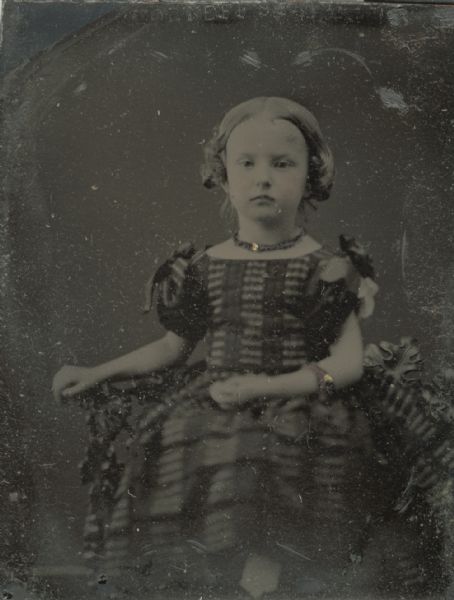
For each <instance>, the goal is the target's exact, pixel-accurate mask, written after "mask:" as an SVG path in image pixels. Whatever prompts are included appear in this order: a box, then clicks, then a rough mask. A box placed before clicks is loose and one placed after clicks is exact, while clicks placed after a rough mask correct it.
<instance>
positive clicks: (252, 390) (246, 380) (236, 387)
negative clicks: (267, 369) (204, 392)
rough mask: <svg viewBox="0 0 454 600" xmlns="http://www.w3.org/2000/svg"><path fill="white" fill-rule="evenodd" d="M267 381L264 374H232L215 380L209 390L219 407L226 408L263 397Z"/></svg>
mask: <svg viewBox="0 0 454 600" xmlns="http://www.w3.org/2000/svg"><path fill="white" fill-rule="evenodd" d="M267 381H268V377H267V376H266V375H234V376H233V377H229V378H228V379H225V380H224V381H215V382H214V383H213V384H211V386H210V388H209V392H210V395H211V397H212V398H213V400H214V401H215V402H216V403H217V404H218V405H219V406H220V407H221V408H223V409H225V410H228V409H230V408H234V407H236V406H241V405H243V404H246V403H247V402H250V401H251V400H253V399H255V398H258V397H265V395H266V388H267Z"/></svg>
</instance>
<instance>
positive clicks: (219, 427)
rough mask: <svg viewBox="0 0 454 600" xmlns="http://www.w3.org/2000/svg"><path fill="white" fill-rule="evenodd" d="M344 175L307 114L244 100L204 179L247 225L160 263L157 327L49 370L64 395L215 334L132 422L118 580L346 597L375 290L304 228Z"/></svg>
mask: <svg viewBox="0 0 454 600" xmlns="http://www.w3.org/2000/svg"><path fill="white" fill-rule="evenodd" d="M333 177H334V166H333V158H332V155H331V152H330V150H329V148H328V147H327V145H326V143H325V141H324V140H323V137H322V134H321V131H320V128H319V125H318V123H317V121H316V120H315V118H314V117H313V115H312V114H311V113H310V112H309V111H307V110H306V109H305V108H303V107H302V106H300V105H299V104H297V103H295V102H292V101H290V100H287V99H284V98H273V97H271V98H255V99H253V100H248V101H247V102H244V103H242V104H240V105H238V106H236V107H235V108H233V109H232V110H231V111H230V112H228V113H227V114H226V116H225V117H224V119H223V120H222V122H221V123H220V125H219V127H218V129H217V130H216V131H215V134H214V136H213V138H212V140H211V141H210V143H209V144H208V145H207V147H206V156H205V165H204V168H203V178H204V184H205V185H206V186H207V187H208V188H213V187H218V188H222V189H223V190H224V192H225V193H226V196H227V198H228V201H229V202H230V204H231V206H232V207H233V209H234V210H235V212H236V216H237V220H238V229H237V232H236V233H235V235H234V236H233V237H232V238H231V239H228V240H226V241H224V242H222V243H220V244H217V245H215V246H212V247H210V248H208V249H206V250H202V251H195V250H194V249H193V248H192V247H191V246H186V247H183V248H182V249H180V250H179V251H177V252H176V253H175V254H174V255H173V256H172V257H171V258H170V259H169V260H168V261H167V262H166V263H165V264H164V265H163V266H162V267H161V268H160V269H159V270H158V272H157V273H156V275H155V277H154V280H153V285H152V289H151V290H150V296H151V295H152V294H153V292H154V291H155V290H157V291H158V301H157V309H158V313H159V317H160V320H161V322H162V324H163V325H164V326H165V328H166V329H167V333H166V334H165V335H164V337H162V338H161V339H159V340H158V341H155V342H153V343H151V344H149V345H147V346H145V347H143V348H140V349H139V350H137V351H135V352H132V353H130V354H127V355H125V356H122V357H121V358H118V359H116V360H113V361H111V362H108V363H105V364H102V365H99V366H97V367H94V368H82V367H74V366H73V367H68V366H66V367H63V368H62V369H61V370H60V371H59V373H58V374H57V375H56V377H55V380H54V391H55V394H56V396H57V397H64V398H68V397H72V396H75V395H77V394H80V393H81V392H84V391H86V390H88V389H89V388H91V387H93V386H96V385H97V384H99V383H100V382H103V381H106V380H109V379H111V378H113V377H119V376H141V375H144V374H147V373H149V372H153V371H157V370H160V369H164V368H167V367H169V366H172V365H179V364H181V363H184V362H185V361H186V359H187V358H188V357H189V355H190V354H191V352H192V351H193V349H194V348H195V346H196V344H197V342H198V341H200V340H201V339H202V338H206V342H207V355H206V363H205V366H204V368H203V369H198V368H196V369H193V371H192V374H191V376H190V377H186V378H185V379H184V383H179V384H177V383H175V384H174V387H173V389H171V390H168V391H166V392H165V393H163V394H162V397H161V398H160V401H159V403H158V408H157V404H156V402H151V400H150V405H149V406H148V407H145V410H144V414H143V415H142V417H141V420H140V423H139V430H138V433H137V436H136V440H135V443H134V444H133V447H132V450H131V454H130V463H129V465H128V466H127V468H126V470H125V473H124V475H123V480H122V482H121V484H120V486H119V490H118V493H117V509H116V513H115V515H114V519H113V524H112V526H111V528H110V532H109V538H110V539H109V542H108V547H109V549H110V550H109V552H110V559H111V561H113V560H114V559H115V556H117V558H119V560H120V562H122V565H121V566H123V567H128V568H125V569H124V571H123V578H124V579H123V583H124V587H125V588H128V586H132V585H136V588H137V585H138V584H137V582H138V581H140V586H144V587H141V588H140V589H142V591H144V590H148V591H149V592H150V591H151V590H154V593H156V589H161V590H162V594H164V597H169V598H170V597H172V598H173V597H176V591H175V590H176V589H178V587H177V588H175V586H178V585H180V586H181V588H182V589H185V590H188V589H190V586H195V588H194V589H195V593H197V596H196V597H200V595H201V592H202V590H205V591H206V590H207V589H212V590H213V592H214V596H213V597H214V598H218V597H219V598H220V597H224V596H225V597H229V598H231V597H235V596H234V595H235V594H238V595H239V596H238V597H244V598H247V597H254V598H260V597H269V598H271V597H278V596H273V593H274V594H281V596H279V597H284V598H290V597H292V596H291V594H292V593H295V594H318V593H320V594H325V593H327V592H328V591H329V592H330V593H333V592H335V593H338V594H341V593H342V589H344V590H347V592H348V591H349V590H350V591H351V589H352V588H351V585H352V582H351V581H350V580H349V577H348V567H349V565H351V564H352V561H353V562H355V557H359V556H360V555H361V549H362V546H364V541H365V539H366V538H367V535H368V533H367V527H368V522H369V521H370V513H371V498H370V495H371V494H372V490H373V485H372V482H371V481H370V475H369V474H370V473H371V468H370V467H371V456H372V454H371V453H372V444H371V435H370V430H369V424H368V419H367V417H366V411H364V410H361V409H360V408H358V407H357V405H356V404H355V402H354V401H353V399H352V397H351V394H349V393H348V389H350V388H349V387H348V386H351V385H352V384H354V383H355V382H357V381H358V380H359V379H360V378H361V376H362V373H363V343H362V338H361V333H360V328H359V325H358V318H359V317H360V316H367V315H368V314H370V313H371V312H372V309H373V295H374V293H375V291H376V286H375V284H374V283H373V280H372V277H373V271H372V268H371V266H370V263H369V262H368V260H367V257H365V256H364V255H362V254H361V253H359V252H358V251H357V249H356V247H355V245H354V244H353V243H349V242H348V240H345V238H344V239H343V240H342V241H343V245H344V253H342V254H333V253H331V252H329V251H328V250H327V249H326V248H324V247H323V246H322V245H321V244H320V243H318V242H317V241H316V240H315V239H314V238H312V237H311V236H310V235H309V234H308V233H307V232H306V231H305V230H303V228H302V227H301V226H300V225H298V222H299V214H300V211H301V210H302V209H303V208H304V206H305V205H306V203H315V202H318V201H324V200H327V199H328V197H329V194H330V190H331V187H332V183H333ZM176 372H177V371H175V373H176ZM342 389H344V391H341V390H342ZM345 390H347V392H345ZM126 538H128V539H129V542H130V546H129V551H128V553H127V554H126V553H125V540H126ZM126 557H129V558H128V559H127V558H126ZM126 560H127V561H128V562H127V563H125V561H126ZM128 573H129V575H130V580H129V583H125V582H126V576H127V574H128ZM346 573H347V575H346ZM356 575H358V573H356ZM140 586H139V587H140ZM166 586H169V590H167V592H166V591H165V590H166V589H167V588H166ZM172 586H173V587H172ZM191 589H192V588H191ZM199 592H200V593H199ZM165 594H168V595H165ZM150 597H156V596H150Z"/></svg>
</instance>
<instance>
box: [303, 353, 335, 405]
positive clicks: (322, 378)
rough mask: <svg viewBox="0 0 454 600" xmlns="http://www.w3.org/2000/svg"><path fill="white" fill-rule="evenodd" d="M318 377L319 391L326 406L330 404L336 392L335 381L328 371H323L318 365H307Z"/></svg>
mask: <svg viewBox="0 0 454 600" xmlns="http://www.w3.org/2000/svg"><path fill="white" fill-rule="evenodd" d="M306 366H307V368H308V369H310V370H311V371H312V372H313V373H314V374H315V376H316V377H317V384H318V391H319V394H320V398H321V400H322V401H323V402H324V403H325V404H330V397H331V396H332V395H333V393H334V392H335V390H336V388H335V386H334V379H333V377H332V375H330V374H329V373H328V372H327V371H325V370H324V369H322V368H321V367H320V366H319V365H318V364H317V363H309V364H308V365H306Z"/></svg>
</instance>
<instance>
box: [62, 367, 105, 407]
mask: <svg viewBox="0 0 454 600" xmlns="http://www.w3.org/2000/svg"><path fill="white" fill-rule="evenodd" d="M100 381H101V379H100V377H99V375H98V373H97V371H96V368H90V367H74V366H70V365H65V366H64V367H62V368H61V369H60V370H59V371H58V373H57V374H56V375H55V377H54V379H53V382H52V392H53V394H54V398H55V400H60V401H63V400H67V399H69V398H72V397H73V396H76V395H77V394H80V393H81V392H84V391H86V390H88V389H89V388H91V387H93V386H95V385H96V384H98V383H100Z"/></svg>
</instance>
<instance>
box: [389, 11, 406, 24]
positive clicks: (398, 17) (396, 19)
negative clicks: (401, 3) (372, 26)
mask: <svg viewBox="0 0 454 600" xmlns="http://www.w3.org/2000/svg"><path fill="white" fill-rule="evenodd" d="M386 16H387V17H388V21H389V24H390V25H391V26H392V27H402V25H408V13H407V10H406V9H405V8H391V9H390V10H388V12H387V13H386Z"/></svg>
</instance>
